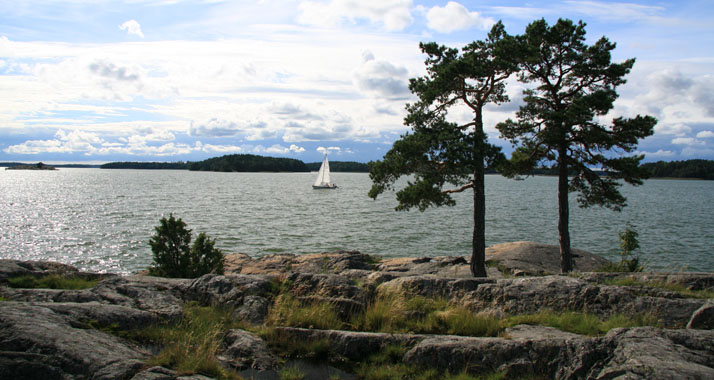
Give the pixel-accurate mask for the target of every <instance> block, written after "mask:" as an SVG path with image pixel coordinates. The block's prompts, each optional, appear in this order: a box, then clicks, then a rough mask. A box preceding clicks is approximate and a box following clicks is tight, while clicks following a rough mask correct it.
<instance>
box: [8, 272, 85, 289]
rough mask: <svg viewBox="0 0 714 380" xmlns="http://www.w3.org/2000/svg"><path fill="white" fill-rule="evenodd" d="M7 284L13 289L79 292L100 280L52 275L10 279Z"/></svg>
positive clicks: (24, 276)
mask: <svg viewBox="0 0 714 380" xmlns="http://www.w3.org/2000/svg"><path fill="white" fill-rule="evenodd" d="M7 282H8V285H9V286H10V287H11V288H28V289H65V290H79V289H88V288H92V287H94V286H95V285H97V282H98V280H87V279H84V278H81V277H74V276H63V275H58V274H51V275H48V276H44V277H35V276H31V275H23V276H17V277H12V278H9V279H8V280H7Z"/></svg>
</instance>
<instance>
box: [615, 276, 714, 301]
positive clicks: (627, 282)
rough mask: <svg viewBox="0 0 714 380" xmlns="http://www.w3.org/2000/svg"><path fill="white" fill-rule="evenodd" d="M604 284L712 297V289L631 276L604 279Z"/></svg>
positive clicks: (688, 295) (690, 296) (692, 296)
mask: <svg viewBox="0 0 714 380" xmlns="http://www.w3.org/2000/svg"><path fill="white" fill-rule="evenodd" d="M604 284H605V285H614V286H636V287H650V288H657V289H663V290H668V291H670V292H675V293H678V294H679V295H681V296H682V297H685V298H698V299H709V298H714V291H712V290H692V289H688V288H687V287H686V286H684V285H682V284H677V283H666V282H662V281H641V280H638V279H635V278H632V277H620V278H615V279H611V280H606V281H604Z"/></svg>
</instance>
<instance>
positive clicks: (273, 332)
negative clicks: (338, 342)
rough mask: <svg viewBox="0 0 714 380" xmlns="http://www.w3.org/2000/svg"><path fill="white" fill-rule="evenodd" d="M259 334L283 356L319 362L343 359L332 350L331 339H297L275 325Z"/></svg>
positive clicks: (272, 348)
mask: <svg viewBox="0 0 714 380" xmlns="http://www.w3.org/2000/svg"><path fill="white" fill-rule="evenodd" d="M258 334H259V335H260V337H261V338H263V340H265V342H266V343H267V344H268V347H270V348H271V350H273V351H274V352H277V353H278V354H279V356H281V357H283V358H289V359H301V360H307V361H310V362H317V363H325V362H331V361H333V360H334V361H339V360H341V358H338V357H337V355H336V354H334V353H333V352H332V350H331V349H330V341H329V340H327V339H318V340H295V339H294V336H293V335H292V334H289V333H285V332H284V331H283V330H280V329H276V328H273V327H270V328H266V329H264V330H262V331H260V332H259V333H258Z"/></svg>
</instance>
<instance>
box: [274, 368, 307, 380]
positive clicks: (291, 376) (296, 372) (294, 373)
mask: <svg viewBox="0 0 714 380" xmlns="http://www.w3.org/2000/svg"><path fill="white" fill-rule="evenodd" d="M304 378H305V373H303V372H302V371H301V370H300V368H298V367H297V366H296V365H291V366H285V367H283V369H281V370H280V380H303V379H304Z"/></svg>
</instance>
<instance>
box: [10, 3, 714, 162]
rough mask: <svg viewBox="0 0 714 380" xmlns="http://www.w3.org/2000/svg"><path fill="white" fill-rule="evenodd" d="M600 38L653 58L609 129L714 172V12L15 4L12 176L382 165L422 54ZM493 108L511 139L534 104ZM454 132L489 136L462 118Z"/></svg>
mask: <svg viewBox="0 0 714 380" xmlns="http://www.w3.org/2000/svg"><path fill="white" fill-rule="evenodd" d="M541 18H545V19H546V21H548V23H549V24H554V23H555V22H556V21H557V20H558V18H569V19H571V20H574V21H578V20H582V21H584V22H585V23H586V24H587V27H586V30H587V33H588V34H587V42H588V43H593V42H594V41H596V40H597V39H599V38H600V37H602V36H606V37H607V38H608V39H609V40H610V41H613V42H615V43H617V48H616V49H615V51H614V52H613V60H614V61H616V62H620V61H623V60H625V59H629V58H636V63H635V66H634V68H633V70H632V72H631V73H630V74H629V75H628V76H627V80H628V81H627V83H626V84H625V85H623V86H621V87H619V89H618V92H619V94H620V97H619V99H618V100H617V102H616V103H615V108H614V109H613V111H612V112H611V113H610V114H609V115H608V117H610V118H612V117H618V116H624V117H633V116H635V115H638V114H641V115H645V114H646V115H652V116H654V117H656V118H657V119H658V123H657V125H656V127H655V133H654V135H653V136H651V137H648V138H646V139H644V140H642V141H641V142H640V144H639V147H638V153H644V154H645V157H646V158H645V161H648V162H649V161H658V160H664V161H675V160H687V159H694V158H703V159H714V2H711V1H710V0H704V1H695V0H685V1H604V0H592V1H574V0H549V1H529V2H521V1H509V0H498V1H487V0H484V1H421V0H305V1H302V0H280V1H277V0H262V1H260V0H256V1H222V0H124V1H122V0H119V1H115V0H111V1H109V0H62V1H55V0H48V1H36V0H22V1H17V0H10V1H7V0H0V161H2V162H4V161H20V162H38V161H43V162H46V163H69V162H72V163H93V164H96V163H103V162H111V161H163V162H173V161H197V160H203V159H206V158H210V157H217V156H221V155H225V154H235V153H243V154H259V155H265V156H273V157H289V158H297V159H300V160H302V161H305V162H317V161H320V160H321V158H322V156H323V155H324V154H326V153H327V154H329V156H330V160H334V161H358V162H368V161H371V160H378V159H380V158H382V157H383V156H384V154H385V153H386V152H387V151H388V150H389V149H390V148H391V146H392V144H393V142H394V141H395V140H397V139H398V138H399V137H400V136H401V135H403V134H404V133H405V132H407V131H408V128H407V127H405V126H404V124H403V119H404V116H405V105H406V104H407V103H409V102H414V101H415V98H414V97H413V95H412V94H411V93H410V91H409V89H408V83H409V79H410V78H414V77H419V76H423V75H425V68H424V59H425V56H424V55H423V54H422V53H421V51H420V49H419V42H431V41H435V42H437V43H439V44H443V45H448V46H451V47H455V48H459V47H462V46H465V45H466V44H468V43H470V42H472V41H475V40H479V39H484V38H485V37H486V34H487V32H488V30H489V29H490V27H491V26H492V25H493V24H494V23H495V22H497V21H498V20H501V21H502V22H503V23H504V25H505V27H506V31H507V32H508V33H510V34H520V33H523V32H524V30H525V27H526V25H528V24H529V23H530V22H532V21H534V20H537V19H541ZM523 89H524V85H522V84H521V83H519V82H517V81H516V80H515V79H514V80H511V81H510V82H509V84H508V90H507V91H508V93H509V95H510V98H511V102H510V103H508V104H505V105H502V106H498V107H496V106H489V107H488V108H487V109H486V114H485V115H484V122H485V124H486V131H487V133H488V136H489V140H490V141H491V142H492V143H495V144H497V145H499V146H502V147H503V148H504V151H505V152H506V153H509V152H510V151H512V147H511V144H510V143H508V142H507V141H505V140H503V139H501V138H500V137H499V133H498V131H497V130H496V129H495V127H494V126H495V125H496V124H497V123H498V122H500V121H503V120H505V119H507V118H509V117H514V111H515V110H517V108H518V106H519V105H520V104H522V102H521V98H522V90H523ZM455 111H456V112H454V113H453V114H452V115H450V118H452V120H453V121H466V120H469V119H470V118H472V116H470V115H469V113H468V112H466V111H465V110H463V111H459V110H455Z"/></svg>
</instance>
